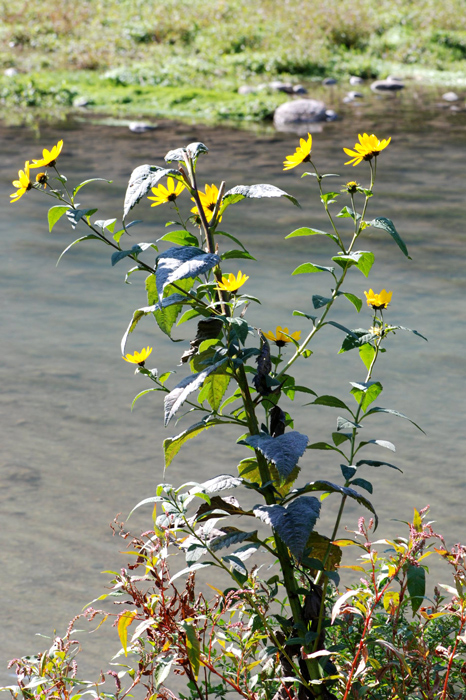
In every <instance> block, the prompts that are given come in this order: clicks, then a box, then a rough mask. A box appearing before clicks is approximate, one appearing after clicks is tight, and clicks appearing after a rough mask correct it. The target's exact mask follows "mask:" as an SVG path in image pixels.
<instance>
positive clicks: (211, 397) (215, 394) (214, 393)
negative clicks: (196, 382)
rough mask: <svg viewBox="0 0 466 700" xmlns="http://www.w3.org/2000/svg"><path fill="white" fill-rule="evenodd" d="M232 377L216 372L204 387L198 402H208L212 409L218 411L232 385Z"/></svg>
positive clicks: (206, 381)
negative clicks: (230, 384)
mask: <svg viewBox="0 0 466 700" xmlns="http://www.w3.org/2000/svg"><path fill="white" fill-rule="evenodd" d="M230 379H231V377H230V375H228V374H225V373H224V372H214V373H213V374H211V375H210V376H209V377H208V378H207V379H206V380H205V382H204V386H203V387H202V389H201V390H200V392H199V396H198V399H197V400H198V401H199V403H200V404H202V402H203V401H207V402H208V404H209V405H210V407H211V409H212V410H213V411H215V412H217V411H218V409H219V408H220V405H221V403H222V399H223V397H224V395H225V392H226V390H227V389H228V385H229V383H230Z"/></svg>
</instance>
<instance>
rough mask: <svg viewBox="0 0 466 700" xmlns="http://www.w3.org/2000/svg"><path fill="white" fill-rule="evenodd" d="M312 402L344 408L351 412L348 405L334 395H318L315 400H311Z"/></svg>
mask: <svg viewBox="0 0 466 700" xmlns="http://www.w3.org/2000/svg"><path fill="white" fill-rule="evenodd" d="M312 404H317V405H319V406H333V407H334V408H345V409H346V410H347V411H349V412H350V413H351V411H350V410H349V408H348V406H347V405H346V404H345V403H344V402H343V401H341V399H339V398H337V397H336V396H329V395H327V394H324V395H323V396H318V397H317V398H316V400H315V401H312ZM312 404H311V405H312Z"/></svg>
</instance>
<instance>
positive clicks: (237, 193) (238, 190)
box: [219, 185, 299, 215]
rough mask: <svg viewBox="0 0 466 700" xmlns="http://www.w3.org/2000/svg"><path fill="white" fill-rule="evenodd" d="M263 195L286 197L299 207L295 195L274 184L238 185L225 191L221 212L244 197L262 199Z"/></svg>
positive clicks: (267, 196)
mask: <svg viewBox="0 0 466 700" xmlns="http://www.w3.org/2000/svg"><path fill="white" fill-rule="evenodd" d="M263 197H266V198H269V197H286V199H289V200H290V202H291V203H292V204H294V205H295V206H296V207H299V202H298V200H297V199H296V198H295V197H293V196H292V195H291V194H288V193H287V192H284V191H283V190H281V189H280V188H279V187H275V186H274V185H237V186H236V187H233V188H232V189H231V190H228V192H225V194H224V196H223V199H222V204H221V207H220V211H219V213H220V215H221V214H223V212H224V211H225V209H226V208H227V207H228V206H229V205H230V204H236V202H240V201H241V200H242V199H244V198H247V199H262V198H263Z"/></svg>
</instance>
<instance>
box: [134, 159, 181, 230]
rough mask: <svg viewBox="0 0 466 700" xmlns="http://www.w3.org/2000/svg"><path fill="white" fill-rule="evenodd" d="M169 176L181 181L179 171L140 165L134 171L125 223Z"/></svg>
mask: <svg viewBox="0 0 466 700" xmlns="http://www.w3.org/2000/svg"><path fill="white" fill-rule="evenodd" d="M167 176H169V177H173V178H175V179H176V180H179V179H180V177H181V175H180V173H179V172H178V170H172V169H167V168H161V167H159V166H158V165H148V164H146V165H139V166H138V167H137V168H135V169H134V170H133V172H132V173H131V177H130V179H129V183H128V187H127V189H126V194H125V203H124V207H123V221H124V220H125V219H126V217H127V216H128V214H129V212H130V211H131V209H132V208H133V207H135V206H136V204H137V203H138V202H140V201H141V199H142V198H143V197H144V195H146V194H147V193H148V192H149V190H150V189H151V187H155V185H156V184H157V183H158V182H159V181H160V180H161V179H162V178H164V177H167Z"/></svg>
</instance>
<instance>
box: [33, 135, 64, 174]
mask: <svg viewBox="0 0 466 700" xmlns="http://www.w3.org/2000/svg"><path fill="white" fill-rule="evenodd" d="M62 148H63V141H59V142H58V143H57V145H56V146H53V147H52V150H51V151H48V150H47V149H46V148H44V150H43V151H42V158H41V160H33V161H32V165H31V168H46V167H47V166H48V165H55V161H56V160H57V158H58V156H59V155H60V153H61V149H62Z"/></svg>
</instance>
